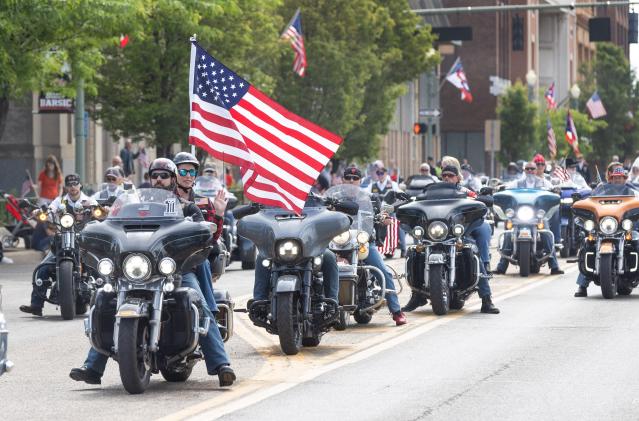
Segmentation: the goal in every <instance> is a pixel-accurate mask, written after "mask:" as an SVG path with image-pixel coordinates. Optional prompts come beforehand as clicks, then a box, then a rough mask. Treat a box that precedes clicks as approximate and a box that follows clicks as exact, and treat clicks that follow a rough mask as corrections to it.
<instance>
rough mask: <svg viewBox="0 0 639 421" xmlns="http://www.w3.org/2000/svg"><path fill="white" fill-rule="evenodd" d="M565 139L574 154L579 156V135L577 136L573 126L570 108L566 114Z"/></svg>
mask: <svg viewBox="0 0 639 421" xmlns="http://www.w3.org/2000/svg"><path fill="white" fill-rule="evenodd" d="M566 140H567V141H568V143H569V144H570V146H571V147H572V150H573V151H574V152H575V155H576V156H581V152H579V136H577V129H576V128H575V122H574V121H573V120H572V115H571V114H570V110H568V113H567V114H566Z"/></svg>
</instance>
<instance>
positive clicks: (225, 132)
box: [189, 40, 342, 213]
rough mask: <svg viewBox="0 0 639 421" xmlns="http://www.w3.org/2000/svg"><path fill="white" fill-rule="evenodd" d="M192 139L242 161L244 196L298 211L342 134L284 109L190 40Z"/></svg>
mask: <svg viewBox="0 0 639 421" xmlns="http://www.w3.org/2000/svg"><path fill="white" fill-rule="evenodd" d="M189 94H190V105H191V124H190V131H189V143H191V144H192V145H195V146H198V147H200V148H202V149H204V150H206V151H207V152H208V153H209V154H211V155H212V156H214V157H215V158H218V159H221V160H223V161H226V162H228V163H230V164H234V165H239V166H240V168H241V173H242V182H243V184H244V193H245V195H246V197H248V198H249V199H250V200H253V201H255V202H258V203H262V204H265V205H270V206H278V207H282V208H285V209H289V210H292V211H295V212H297V213H300V212H301V210H302V208H303V207H304V202H305V200H306V197H307V196H308V192H309V191H310V189H311V187H312V186H313V184H314V182H315V179H317V176H318V175H319V173H320V171H321V170H322V169H323V168H324V166H325V165H326V163H327V162H328V160H329V159H330V158H331V157H332V156H333V155H334V154H335V151H337V148H338V147H339V145H340V144H341V143H342V138H340V137H339V136H337V135H335V134H333V133H331V132H329V131H328V130H325V129H323V128H321V127H319V126H317V125H315V124H313V123H311V122H309V121H306V120H304V119H303V118H301V117H300V116H298V115H296V114H293V113H292V112H290V111H288V110H286V109H285V108H284V107H282V106H281V105H280V104H278V103H276V102H275V101H273V100H272V99H270V98H269V97H267V96H266V95H265V94H263V93H262V92H260V91H259V90H258V89H256V88H255V87H254V86H251V85H250V84H249V83H248V82H247V81H246V80H244V79H242V78H241V77H239V76H238V75H237V74H235V73H234V72H233V71H232V70H230V69H229V68H228V67H226V66H224V65H223V64H222V63H220V62H219V61H218V60H217V59H215V58H213V57H212V56H211V55H209V53H207V52H206V51H205V50H204V49H203V48H202V47H201V46H200V45H199V44H197V42H195V41H194V40H192V43H191V64H190V73H189Z"/></svg>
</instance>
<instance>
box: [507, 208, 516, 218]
mask: <svg viewBox="0 0 639 421" xmlns="http://www.w3.org/2000/svg"><path fill="white" fill-rule="evenodd" d="M506 216H507V217H508V218H511V219H512V218H513V217H514V216H515V211H514V210H513V209H510V208H508V209H506Z"/></svg>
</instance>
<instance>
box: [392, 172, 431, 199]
mask: <svg viewBox="0 0 639 421" xmlns="http://www.w3.org/2000/svg"><path fill="white" fill-rule="evenodd" d="M438 181H439V180H437V178H436V177H433V176H432V175H411V176H410V177H408V180H406V183H405V184H404V185H402V186H400V188H401V189H402V190H404V192H406V194H407V195H409V196H411V197H412V196H417V195H419V194H421V193H422V192H423V191H424V188H426V186H428V185H430V184H433V183H437V182H438Z"/></svg>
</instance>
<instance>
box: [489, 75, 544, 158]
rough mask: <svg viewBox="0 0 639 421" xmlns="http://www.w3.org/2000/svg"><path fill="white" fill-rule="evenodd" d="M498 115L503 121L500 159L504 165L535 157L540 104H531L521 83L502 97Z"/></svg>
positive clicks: (516, 84)
mask: <svg viewBox="0 0 639 421" xmlns="http://www.w3.org/2000/svg"><path fill="white" fill-rule="evenodd" d="M497 115H498V117H499V119H500V120H501V132H500V138H501V150H500V151H499V159H500V161H501V162H502V164H504V165H507V164H508V163H509V162H513V161H516V160H518V159H522V157H524V158H525V157H530V156H532V153H533V151H534V150H535V147H536V146H537V135H536V134H537V131H536V130H537V127H538V118H537V105H536V104H534V103H532V102H530V101H528V93H527V90H526V87H524V86H523V85H522V84H521V82H520V81H517V82H516V83H515V84H514V85H512V86H511V87H510V88H508V90H507V91H506V94H505V95H504V96H502V97H501V99H500V101H499V106H498V107H497Z"/></svg>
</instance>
